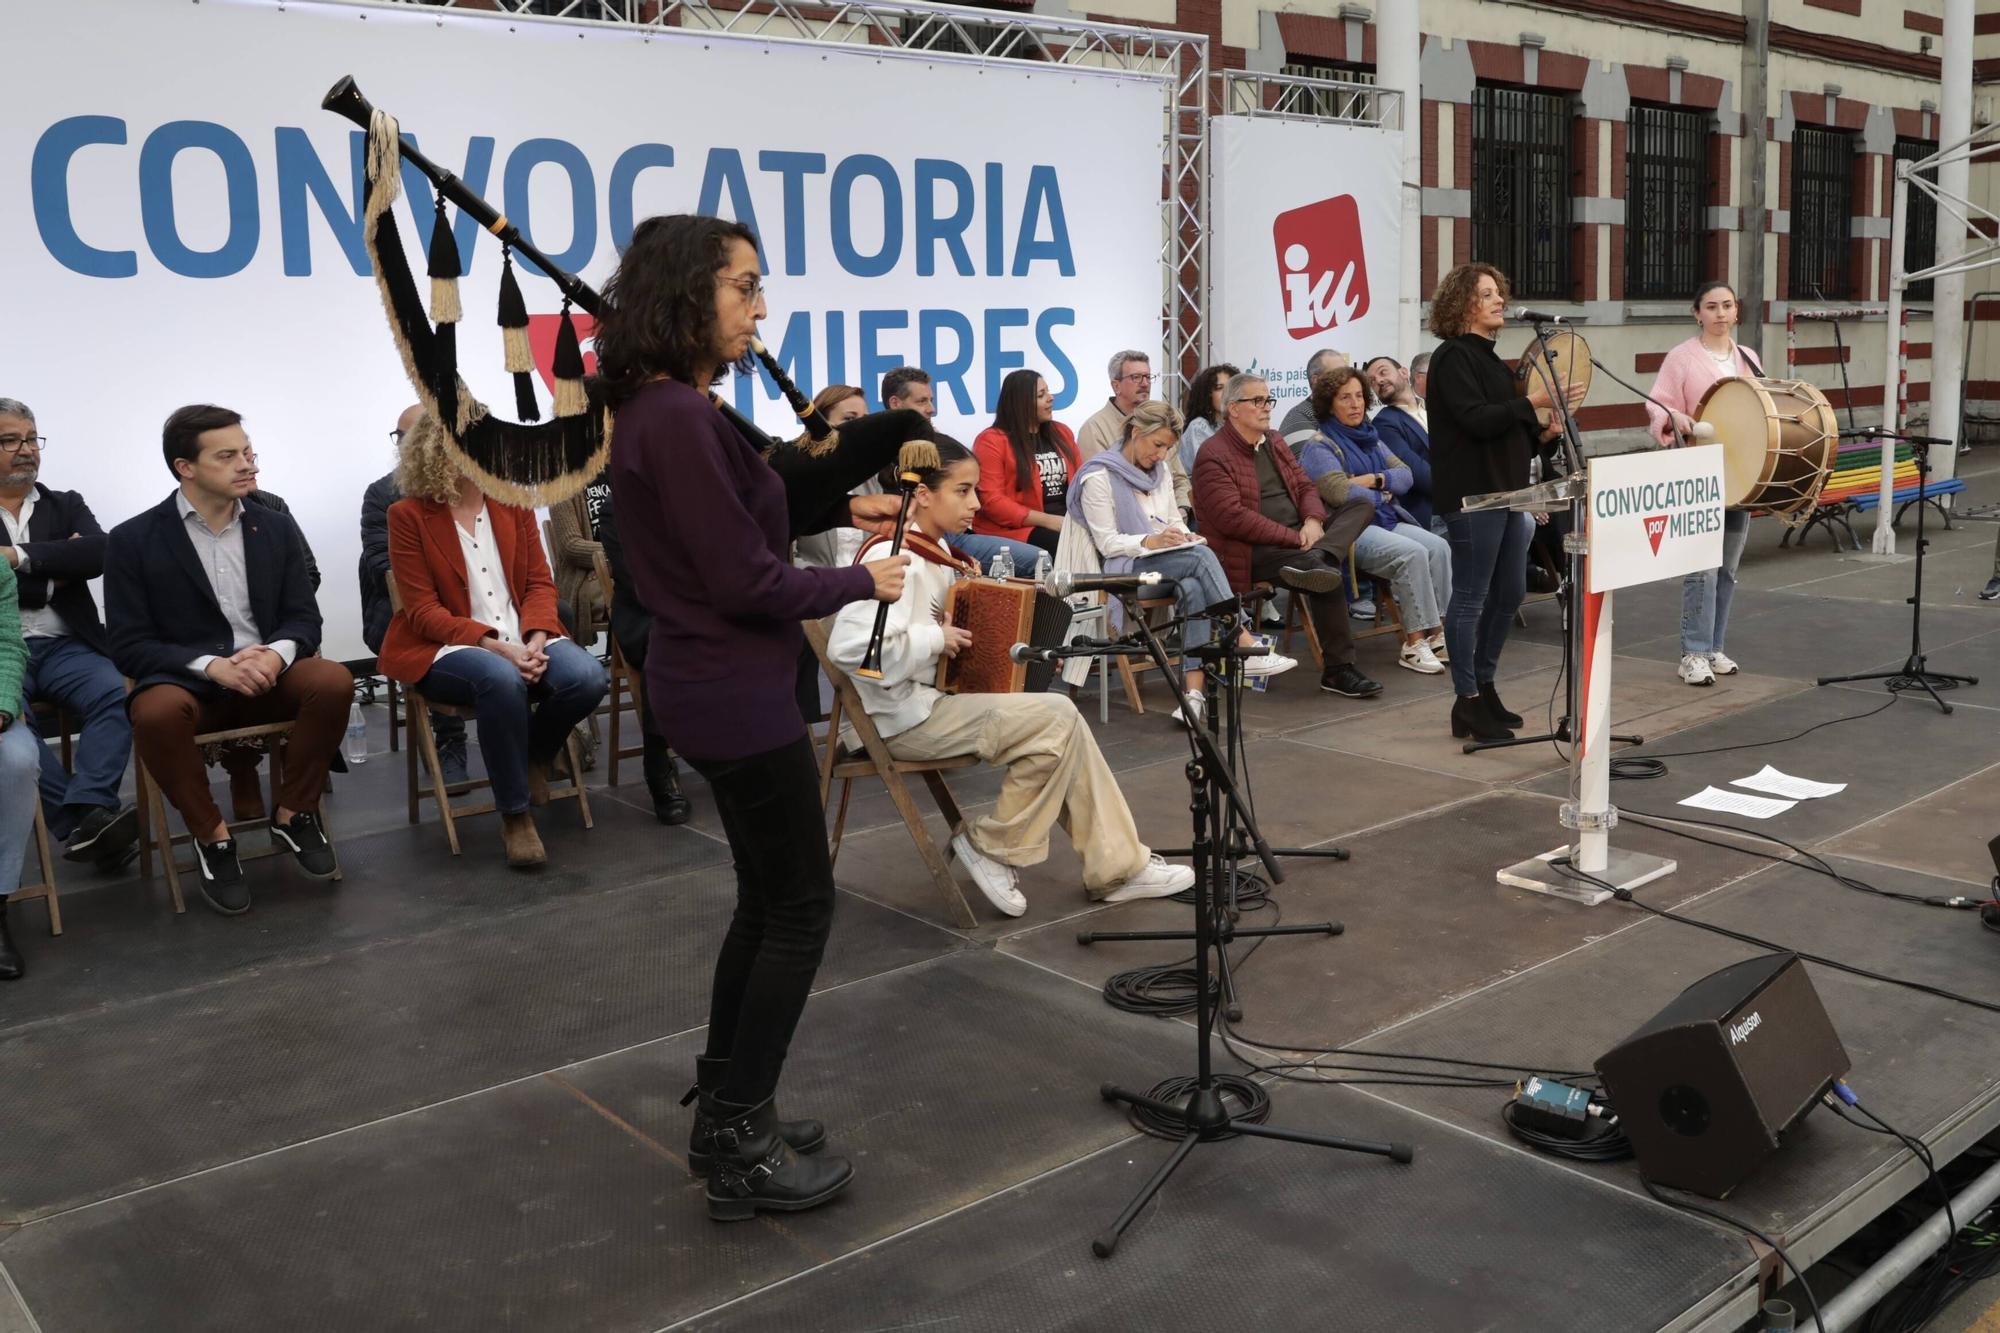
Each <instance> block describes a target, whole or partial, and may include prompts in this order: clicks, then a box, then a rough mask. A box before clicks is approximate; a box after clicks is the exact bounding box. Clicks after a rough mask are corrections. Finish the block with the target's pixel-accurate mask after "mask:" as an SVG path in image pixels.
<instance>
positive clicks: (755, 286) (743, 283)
mask: <svg viewBox="0 0 2000 1333" xmlns="http://www.w3.org/2000/svg"><path fill="white" fill-rule="evenodd" d="M718 281H720V282H721V283H722V284H723V285H724V286H725V287H734V288H735V289H736V290H737V291H739V292H742V293H743V299H744V300H746V301H755V300H756V299H757V298H758V297H760V296H762V295H763V294H764V280H763V279H762V278H756V277H751V276H749V275H748V274H745V275H744V276H743V277H741V278H721V279H718Z"/></svg>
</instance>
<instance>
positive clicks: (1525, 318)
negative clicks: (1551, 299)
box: [1507, 305, 1569, 324]
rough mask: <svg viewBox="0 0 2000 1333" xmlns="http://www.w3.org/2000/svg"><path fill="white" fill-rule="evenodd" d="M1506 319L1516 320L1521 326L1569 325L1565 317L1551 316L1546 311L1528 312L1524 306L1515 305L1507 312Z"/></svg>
mask: <svg viewBox="0 0 2000 1333" xmlns="http://www.w3.org/2000/svg"><path fill="white" fill-rule="evenodd" d="M1507 318H1509V319H1517V320H1519V321H1521V322H1522V323H1523V324H1567V323H1569V320H1568V319H1567V318H1566V317H1565V316H1562V315H1551V314H1549V313H1548V312H1547V311H1543V310H1530V309H1528V307H1526V306H1524V305H1517V306H1515V307H1514V308H1513V309H1512V310H1509V311H1508V312H1507Z"/></svg>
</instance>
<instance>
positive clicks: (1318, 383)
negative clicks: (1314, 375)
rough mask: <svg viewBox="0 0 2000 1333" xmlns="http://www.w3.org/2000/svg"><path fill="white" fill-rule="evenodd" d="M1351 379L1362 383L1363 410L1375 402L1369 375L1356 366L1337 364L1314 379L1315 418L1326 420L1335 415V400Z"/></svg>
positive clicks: (1313, 401)
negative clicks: (1369, 383)
mask: <svg viewBox="0 0 2000 1333" xmlns="http://www.w3.org/2000/svg"><path fill="white" fill-rule="evenodd" d="M1349 380H1355V381H1358V382H1359V383H1360V385H1361V406H1362V408H1363V410H1366V409H1367V408H1368V407H1369V406H1370V405H1371V404H1372V403H1374V401H1375V395H1374V394H1373V393H1372V392H1370V391H1369V388H1368V377H1367V376H1366V375H1364V374H1362V373H1361V371H1360V370H1359V369H1357V368H1355V367H1354V366H1335V367H1334V368H1333V369H1332V370H1329V371H1327V372H1326V374H1324V375H1321V376H1320V377H1319V378H1318V379H1316V380H1314V381H1313V384H1312V405H1313V420H1315V421H1325V420H1326V419H1327V418H1328V417H1330V416H1332V415H1333V400H1334V398H1335V397H1336V396H1338V395H1339V393H1340V391H1341V390H1342V389H1344V388H1346V387H1347V382H1348V381H1349Z"/></svg>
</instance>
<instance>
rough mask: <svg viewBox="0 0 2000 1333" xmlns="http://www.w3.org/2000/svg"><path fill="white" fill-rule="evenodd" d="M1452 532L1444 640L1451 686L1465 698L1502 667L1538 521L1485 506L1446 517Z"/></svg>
mask: <svg viewBox="0 0 2000 1333" xmlns="http://www.w3.org/2000/svg"><path fill="white" fill-rule="evenodd" d="M1445 527H1446V530H1447V531H1448V532H1449V533H1450V534H1451V605H1450V606H1448V607H1447V608H1445V613H1444V642H1445V647H1446V648H1447V649H1449V650H1450V652H1451V686H1452V688H1453V689H1455V690H1457V691H1458V693H1459V695H1460V696H1461V697H1463V698H1470V697H1471V696H1473V695H1475V694H1477V693H1479V687H1480V686H1481V685H1487V684H1491V683H1492V681H1493V678H1494V676H1496V675H1498V674H1499V671H1500V650H1501V649H1502V648H1504V647H1506V646H1507V631H1508V629H1509V628H1510V627H1511V626H1512V625H1513V623H1514V613H1515V612H1516V611H1519V610H1520V609H1521V599H1522V597H1524V596H1526V595H1527V591H1528V539H1529V537H1530V536H1531V535H1532V534H1533V533H1534V530H1535V521H1534V519H1532V518H1530V517H1529V516H1528V515H1526V514H1517V513H1514V512H1513V511H1512V510H1509V509H1482V510H1478V511H1475V512H1462V513H1457V514H1451V515H1448V516H1447V517H1446V518H1445Z"/></svg>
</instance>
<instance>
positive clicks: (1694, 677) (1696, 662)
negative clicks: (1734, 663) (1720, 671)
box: [1680, 653, 1715, 685]
mask: <svg viewBox="0 0 2000 1333" xmlns="http://www.w3.org/2000/svg"><path fill="white" fill-rule="evenodd" d="M1680 675H1681V679H1682V680H1684V681H1686V682H1687V683H1688V684H1690V685H1713V684H1715V672H1714V670H1713V669H1712V668H1710V666H1709V665H1708V659H1707V658H1706V657H1703V656H1701V654H1699V653H1689V654H1688V655H1687V656H1685V657H1683V658H1681V672H1680Z"/></svg>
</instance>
